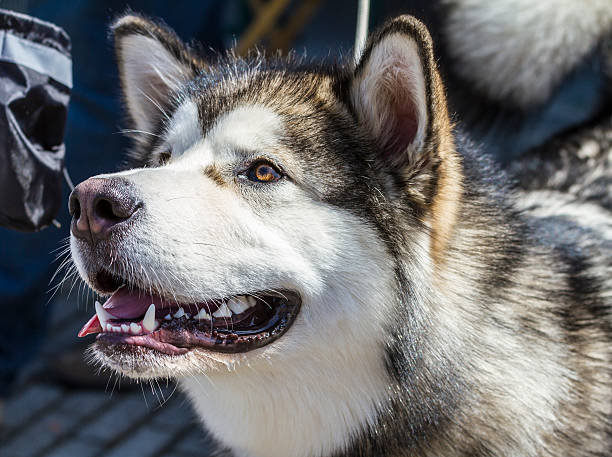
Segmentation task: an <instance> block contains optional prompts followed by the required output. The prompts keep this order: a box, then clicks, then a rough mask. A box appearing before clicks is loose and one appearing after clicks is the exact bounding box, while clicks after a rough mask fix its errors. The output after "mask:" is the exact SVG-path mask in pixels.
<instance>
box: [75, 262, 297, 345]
mask: <svg viewBox="0 0 612 457" xmlns="http://www.w3.org/2000/svg"><path fill="white" fill-rule="evenodd" d="M95 282H96V285H97V286H98V287H99V288H101V289H102V290H104V289H107V290H108V289H112V290H115V289H116V290H115V292H114V293H112V295H111V296H110V297H109V298H108V300H107V301H106V302H105V303H104V304H100V303H99V302H96V305H95V306H96V314H95V315H94V316H93V317H92V318H91V319H90V320H89V321H88V322H87V323H86V324H85V325H84V326H83V328H82V329H81V331H80V332H79V336H85V335H88V334H91V333H99V335H98V337H97V342H98V343H99V344H103V345H109V346H121V345H123V346H126V347H130V346H132V347H133V346H140V347H145V348H149V349H153V350H156V351H159V352H162V353H164V354H169V355H181V354H185V353H186V352H188V351H189V350H191V349H194V348H203V349H208V350H213V351H219V352H226V353H237V352H247V351H250V350H253V349H256V348H259V347H262V346H265V345H267V344H269V343H271V342H272V341H274V340H276V339H277V338H279V337H280V336H281V335H282V334H283V333H285V332H286V331H287V330H288V329H289V327H290V326H291V324H292V323H293V321H294V320H295V318H296V316H297V314H298V311H299V308H300V305H301V299H300V297H299V295H298V294H297V293H295V292H291V291H279V292H249V293H245V294H241V295H234V296H231V297H223V298H218V299H211V300H207V301H204V302H199V303H181V302H178V301H176V300H173V299H170V298H168V297H164V296H162V295H161V294H159V295H158V294H156V293H147V292H144V291H143V290H142V289H140V288H137V287H133V286H131V285H130V284H127V283H125V282H124V281H122V279H121V278H118V277H116V276H114V275H111V274H109V273H106V272H102V273H99V274H98V275H97V276H96V281H95Z"/></svg>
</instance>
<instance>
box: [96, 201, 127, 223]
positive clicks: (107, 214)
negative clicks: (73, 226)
mask: <svg viewBox="0 0 612 457" xmlns="http://www.w3.org/2000/svg"><path fill="white" fill-rule="evenodd" d="M94 213H95V214H96V216H98V217H99V218H100V219H104V220H107V221H112V222H119V221H122V220H123V219H125V217H122V216H121V215H118V214H117V212H116V211H115V207H114V206H113V204H112V203H111V202H110V201H108V200H106V199H103V198H101V199H100V200H98V201H97V202H96V206H95V207H94Z"/></svg>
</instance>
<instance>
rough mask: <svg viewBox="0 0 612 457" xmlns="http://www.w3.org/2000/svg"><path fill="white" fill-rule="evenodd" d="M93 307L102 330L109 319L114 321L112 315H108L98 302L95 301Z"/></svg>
mask: <svg viewBox="0 0 612 457" xmlns="http://www.w3.org/2000/svg"><path fill="white" fill-rule="evenodd" d="M95 307H96V314H97V315H98V320H99V321H100V326H101V327H102V328H104V326H105V325H106V323H107V322H108V321H109V320H110V319H114V318H115V316H113V315H112V314H110V313H109V312H108V311H106V310H105V309H104V308H103V307H102V305H101V304H100V302H99V301H97V300H96V303H95Z"/></svg>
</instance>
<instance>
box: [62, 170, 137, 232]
mask: <svg viewBox="0 0 612 457" xmlns="http://www.w3.org/2000/svg"><path fill="white" fill-rule="evenodd" d="M140 207H142V203H140V201H139V200H138V198H137V197H136V193H135V192H134V189H133V186H132V185H131V184H130V183H129V182H128V181H124V180H122V179H117V178H108V179H107V178H90V179H88V180H87V181H83V182H82V183H81V184H79V185H78V186H76V187H75V188H74V190H73V191H72V193H71V194H70V200H69V201H68V209H69V211H70V214H71V215H72V224H71V226H70V230H71V231H72V234H73V235H74V236H76V237H77V238H81V239H84V240H87V241H91V242H92V243H96V242H98V241H99V240H102V239H106V238H108V237H109V235H110V234H111V232H112V231H113V229H114V228H116V227H118V226H119V225H120V224H121V223H122V222H125V221H127V220H129V219H130V218H131V217H132V216H133V215H134V213H136V211H137V210H138V209H139V208H140Z"/></svg>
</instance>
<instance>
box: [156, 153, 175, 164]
mask: <svg viewBox="0 0 612 457" xmlns="http://www.w3.org/2000/svg"><path fill="white" fill-rule="evenodd" d="M171 158H172V153H171V152H170V151H164V152H162V153H160V154H159V164H160V165H166V164H167V163H168V162H170V159H171Z"/></svg>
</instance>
